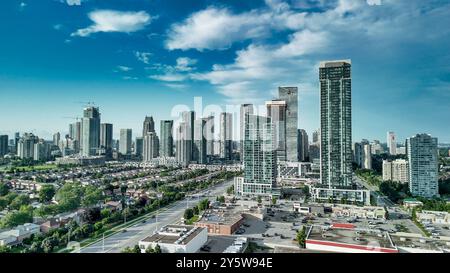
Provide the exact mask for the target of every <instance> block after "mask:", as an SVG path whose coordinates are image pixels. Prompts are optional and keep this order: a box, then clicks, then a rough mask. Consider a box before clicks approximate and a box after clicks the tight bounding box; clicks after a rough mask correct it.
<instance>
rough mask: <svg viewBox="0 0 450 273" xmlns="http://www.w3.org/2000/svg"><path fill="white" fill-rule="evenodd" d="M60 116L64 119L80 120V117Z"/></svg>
mask: <svg viewBox="0 0 450 273" xmlns="http://www.w3.org/2000/svg"><path fill="white" fill-rule="evenodd" d="M62 118H64V119H74V120H76V121H79V120H81V118H80V117H62Z"/></svg>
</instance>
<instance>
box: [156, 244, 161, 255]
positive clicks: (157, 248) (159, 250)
mask: <svg viewBox="0 0 450 273" xmlns="http://www.w3.org/2000/svg"><path fill="white" fill-rule="evenodd" d="M155 253H162V250H161V247H160V246H159V245H156V246H155Z"/></svg>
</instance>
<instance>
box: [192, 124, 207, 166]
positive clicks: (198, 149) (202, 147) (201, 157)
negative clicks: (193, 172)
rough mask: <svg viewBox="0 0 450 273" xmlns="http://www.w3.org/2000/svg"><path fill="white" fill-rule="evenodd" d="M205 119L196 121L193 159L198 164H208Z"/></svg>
mask: <svg viewBox="0 0 450 273" xmlns="http://www.w3.org/2000/svg"><path fill="white" fill-rule="evenodd" d="M205 126H206V120H205V119H198V120H196V121H194V148H193V150H192V151H193V155H192V160H193V161H195V162H197V163H198V164H206V137H205V134H204V130H205Z"/></svg>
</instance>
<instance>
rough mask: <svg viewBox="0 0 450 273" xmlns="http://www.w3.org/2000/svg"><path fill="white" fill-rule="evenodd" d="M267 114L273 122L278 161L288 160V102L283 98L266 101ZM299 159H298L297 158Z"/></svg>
mask: <svg viewBox="0 0 450 273" xmlns="http://www.w3.org/2000/svg"><path fill="white" fill-rule="evenodd" d="M266 108H267V116H268V117H269V118H270V120H271V121H272V124H273V131H274V143H275V149H276V155H277V160H278V161H286V160H287V151H286V149H287V146H286V145H287V144H286V139H287V138H286V111H287V103H286V101H283V100H271V101H267V102H266ZM296 141H298V140H296ZM296 153H297V151H296ZM296 161H298V159H297V160H296Z"/></svg>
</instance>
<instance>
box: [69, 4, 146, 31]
mask: <svg viewBox="0 0 450 273" xmlns="http://www.w3.org/2000/svg"><path fill="white" fill-rule="evenodd" d="M88 16H89V19H91V20H92V21H93V23H94V24H92V25H91V26H89V27H87V28H82V29H78V30H77V31H76V32H74V33H72V34H71V36H80V37H87V36H89V35H91V34H93V33H97V32H125V33H130V32H135V31H139V30H142V29H143V28H144V27H145V26H146V25H148V24H150V22H151V21H152V17H151V16H150V15H149V14H148V13H147V12H145V11H138V12H134V11H115V10H96V11H93V12H90V13H89V14H88Z"/></svg>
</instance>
